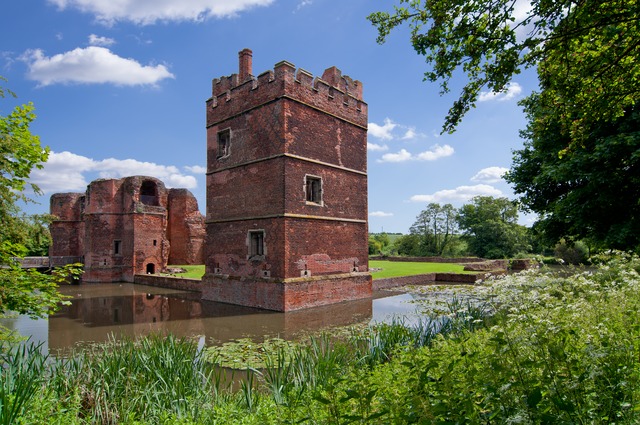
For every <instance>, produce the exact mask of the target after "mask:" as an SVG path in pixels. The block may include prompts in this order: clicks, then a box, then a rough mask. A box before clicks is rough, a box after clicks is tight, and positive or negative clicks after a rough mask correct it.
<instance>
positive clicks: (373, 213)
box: [369, 211, 393, 217]
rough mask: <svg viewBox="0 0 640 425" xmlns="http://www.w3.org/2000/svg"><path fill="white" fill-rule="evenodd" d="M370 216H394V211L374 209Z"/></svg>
mask: <svg viewBox="0 0 640 425" xmlns="http://www.w3.org/2000/svg"><path fill="white" fill-rule="evenodd" d="M369 217H393V213H388V212H384V211H372V212H370V213H369Z"/></svg>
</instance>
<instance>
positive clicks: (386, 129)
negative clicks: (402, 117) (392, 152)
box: [367, 118, 397, 140]
mask: <svg viewBox="0 0 640 425" xmlns="http://www.w3.org/2000/svg"><path fill="white" fill-rule="evenodd" d="M396 126H397V124H396V123H394V122H393V121H391V120H390V119H389V118H385V119H384V124H383V125H378V124H376V123H374V122H370V123H369V131H368V133H367V134H368V135H369V136H372V137H375V138H376V139H381V140H392V139H393V134H392V132H393V129H394V128H396Z"/></svg>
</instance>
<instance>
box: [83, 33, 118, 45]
mask: <svg viewBox="0 0 640 425" xmlns="http://www.w3.org/2000/svg"><path fill="white" fill-rule="evenodd" d="M115 42H116V41H115V40H114V39H113V38H109V37H99V36H97V35H95V34H91V35H89V44H90V45H92V46H111V45H112V44H114V43H115Z"/></svg>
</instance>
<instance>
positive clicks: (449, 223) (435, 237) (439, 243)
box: [409, 202, 457, 255]
mask: <svg viewBox="0 0 640 425" xmlns="http://www.w3.org/2000/svg"><path fill="white" fill-rule="evenodd" d="M456 214H457V210H456V209H455V208H454V207H453V205H451V204H445V205H440V204H438V203H433V202H432V203H430V204H429V205H427V208H425V209H424V210H422V211H421V212H420V214H418V216H417V217H416V221H415V223H413V225H412V226H411V227H410V229H409V231H410V232H411V234H415V235H419V237H420V248H421V249H420V251H421V252H422V255H443V254H444V253H445V251H446V250H447V248H449V245H450V244H451V241H452V240H453V237H454V235H455V233H456V230H457V222H456Z"/></svg>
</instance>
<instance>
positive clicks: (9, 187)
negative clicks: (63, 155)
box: [0, 77, 81, 317]
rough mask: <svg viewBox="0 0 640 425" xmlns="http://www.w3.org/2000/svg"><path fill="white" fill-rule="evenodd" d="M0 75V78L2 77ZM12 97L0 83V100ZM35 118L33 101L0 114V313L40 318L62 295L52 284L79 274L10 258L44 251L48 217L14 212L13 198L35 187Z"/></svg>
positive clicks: (42, 151) (39, 160)
mask: <svg viewBox="0 0 640 425" xmlns="http://www.w3.org/2000/svg"><path fill="white" fill-rule="evenodd" d="M3 80H4V79H2V78H1V77H0V81H3ZM5 94H11V95H13V96H15V95H14V94H13V93H12V92H11V91H10V90H6V89H4V88H2V87H0V99H1V98H4V96H5ZM34 119H35V114H34V113H33V105H32V104H30V103H29V104H26V105H22V106H17V107H16V108H14V110H13V111H12V112H11V113H10V114H9V115H7V116H1V115H0V222H1V223H2V226H0V266H1V267H0V314H3V313H6V312H8V311H14V312H17V313H21V314H28V315H30V316H32V317H45V316H46V315H47V314H50V313H52V312H53V311H55V309H56V308H57V306H58V304H59V303H60V302H62V301H63V300H64V297H63V296H61V295H60V294H59V293H58V291H57V287H58V285H59V284H61V283H63V282H67V281H68V280H69V279H74V278H76V277H78V275H79V274H80V273H81V271H80V270H81V269H80V268H79V265H72V266H68V267H65V268H62V269H58V270H54V271H52V272H51V274H43V273H39V272H38V271H36V270H23V269H22V268H20V266H19V263H18V262H17V261H16V259H15V258H16V257H18V258H19V257H23V256H25V255H27V254H46V253H47V251H48V245H49V241H50V236H49V234H48V230H47V229H46V225H47V224H48V221H49V217H48V216H31V217H27V216H24V215H21V214H20V213H19V208H18V207H17V205H16V203H17V202H18V201H29V198H28V197H27V195H26V194H25V189H27V188H30V189H31V190H33V191H34V192H35V193H40V189H39V188H38V187H37V186H36V185H33V184H30V183H29V182H28V178H29V175H30V174H31V171H32V170H33V168H42V166H43V163H44V162H45V161H46V160H47V158H48V155H49V149H48V148H46V147H42V146H41V145H40V140H39V138H38V136H35V135H33V134H31V132H30V130H29V126H30V124H31V123H32V122H33V120H34Z"/></svg>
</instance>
